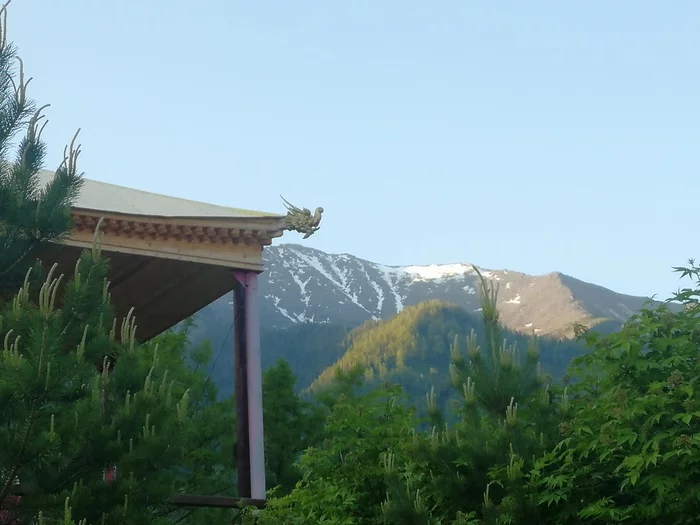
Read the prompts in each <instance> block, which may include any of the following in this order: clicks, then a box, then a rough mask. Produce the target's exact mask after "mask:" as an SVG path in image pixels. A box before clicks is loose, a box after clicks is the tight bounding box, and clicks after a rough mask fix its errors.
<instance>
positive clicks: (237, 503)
mask: <svg viewBox="0 0 700 525" xmlns="http://www.w3.org/2000/svg"><path fill="white" fill-rule="evenodd" d="M169 502H170V503H172V504H173V505H178V506H180V507H210V508H219V509H238V508H241V507H255V508H258V509H263V508H265V505H266V504H267V501H266V500H264V499H251V498H232V497H229V496H196V495H193V494H177V495H175V496H171V497H170V499H169Z"/></svg>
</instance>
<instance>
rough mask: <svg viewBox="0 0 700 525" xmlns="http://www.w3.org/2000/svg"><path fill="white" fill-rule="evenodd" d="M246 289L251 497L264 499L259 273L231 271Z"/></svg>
mask: <svg viewBox="0 0 700 525" xmlns="http://www.w3.org/2000/svg"><path fill="white" fill-rule="evenodd" d="M234 275H235V277H236V280H238V282H239V283H241V284H242V285H243V287H244V289H245V332H246V334H245V341H246V376H247V383H248V384H247V398H248V443H249V447H250V449H249V450H250V456H249V457H250V489H251V490H250V492H251V494H250V497H251V498H253V499H265V448H264V444H265V441H264V434H263V400H262V362H261V358H260V305H259V303H258V275H257V274H256V273H255V272H234Z"/></svg>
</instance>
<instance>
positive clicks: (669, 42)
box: [9, 0, 700, 298]
mask: <svg viewBox="0 0 700 525" xmlns="http://www.w3.org/2000/svg"><path fill="white" fill-rule="evenodd" d="M699 23H700V2H698V1H697V0H693V1H691V0H687V1H685V0H674V1H673V2H661V1H660V0H659V1H644V0H617V1H614V2H613V1H610V0H586V1H561V0H551V1H537V0H530V1H527V2H524V1H517V2H516V1H498V2H488V1H485V0H484V1H468V0H453V1H448V0H439V1H433V2H428V1H423V0H420V1H419V0H413V1H409V0H403V1H398V0H395V1H392V0H362V1H360V0H357V1H352V2H350V1H344V2H341V1H339V0H337V1H331V0H316V1H303V0H294V1H283V0H277V1H274V2H273V1H263V0H255V1H246V2H243V1H234V0H228V1H227V0H199V1H198V2H184V1H180V0H170V1H165V0H148V1H144V0H138V1H137V0H120V1H107V0H60V1H59V0H14V1H13V3H12V4H11V6H10V19H9V30H10V39H11V40H13V41H14V42H15V43H16V44H17V45H18V46H19V48H20V52H21V55H22V57H23V58H24V60H25V63H26V68H27V71H28V73H29V74H31V75H32V76H33V77H34V80H33V82H32V84H31V86H32V89H31V94H32V95H33V96H34V97H35V98H36V99H38V101H39V102H42V103H45V102H49V103H51V104H52V106H51V108H50V109H49V111H48V115H49V118H50V124H49V127H48V129H47V133H46V137H47V139H48V140H49V142H50V161H51V162H50V166H47V167H50V168H53V167H55V165H56V164H57V162H58V160H59V158H60V155H61V152H62V149H63V145H64V144H65V142H66V141H68V140H69V139H70V137H71V135H72V133H73V131H74V130H75V129H76V128H77V127H81V128H82V129H83V131H82V135H81V136H82V143H83V149H84V153H83V156H82V158H81V161H82V162H81V168H82V169H83V170H84V171H85V173H86V176H87V177H89V178H93V179H98V180H102V181H107V182H112V183H116V184H121V185H125V186H132V187H135V188H139V189H145V190H149V191H156V192H161V193H167V194H171V195H174V196H180V197H188V198H192V199H197V200H203V201H208V202H212V203H216V204H222V205H230V206H239V207H247V208H253V209H262V210H264V211H273V212H274V211H278V212H283V211H284V210H283V207H282V203H281V201H280V199H279V194H283V195H284V196H285V197H286V198H287V199H289V200H290V201H292V202H293V203H297V204H298V205H304V206H308V207H315V206H317V205H319V204H321V205H323V206H324V207H325V208H326V216H325V218H324V222H323V228H322V229H321V231H320V232H319V233H317V234H316V235H315V236H314V237H312V238H311V239H309V240H308V241H305V242H306V244H307V245H309V246H313V247H317V248H320V249H323V250H327V251H330V252H348V253H352V254H355V255H358V256H361V257H364V258H367V259H370V260H373V261H376V262H381V263H385V264H424V263H434V262H442V263H447V262H474V263H477V264H479V265H482V266H486V267H491V268H508V269H513V270H520V271H524V272H528V273H535V274H541V273H547V272H550V271H554V270H557V271H562V272H564V273H568V274H571V275H573V276H576V277H578V278H581V279H584V280H588V281H593V282H596V283H598V284H602V285H605V286H608V287H611V288H613V289H615V290H618V291H621V292H627V293H635V294H642V295H650V294H653V293H659V294H660V295H661V296H663V297H664V298H665V297H667V296H668V295H669V294H670V293H671V292H672V291H674V290H675V289H676V287H677V286H678V284H679V282H678V280H677V277H676V276H675V275H674V274H672V273H671V270H670V267H671V266H672V265H678V264H683V263H684V262H685V261H686V260H687V258H689V257H692V256H694V255H698V251H697V242H698V240H697V232H696V231H697V228H696V227H695V226H696V221H697V217H698V214H697V209H698V206H697V199H698V196H699V195H700V177H699V173H698V160H699V155H700V147H699V146H700V131H699V130H700V128H699V126H700V98H699V94H700V81H699V79H700V76H699V75H700V74H699V73H698V52H699V50H700V31H698V28H699V27H700V26H699V25H698V24H699ZM298 240H300V237H299V236H297V235H296V234H288V235H285V241H286V242H297V241H298Z"/></svg>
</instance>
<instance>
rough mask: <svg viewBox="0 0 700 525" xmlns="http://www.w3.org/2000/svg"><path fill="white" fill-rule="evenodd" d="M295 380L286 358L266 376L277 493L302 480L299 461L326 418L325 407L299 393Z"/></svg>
mask: <svg viewBox="0 0 700 525" xmlns="http://www.w3.org/2000/svg"><path fill="white" fill-rule="evenodd" d="M295 382H296V379H295V377H294V374H293V373H292V369H291V368H290V366H289V364H288V363H287V362H286V361H282V360H280V361H279V362H278V363H277V365H275V366H274V367H272V368H269V369H268V370H266V371H265V374H264V376H263V399H264V400H265V402H264V404H263V411H264V421H265V463H266V471H267V484H268V486H270V487H275V494H277V495H280V494H287V493H288V492H290V491H291V490H292V489H293V488H294V486H295V485H296V483H297V481H299V479H300V477H301V474H300V472H299V469H298V468H297V465H296V462H297V460H298V459H299V456H300V455H301V453H302V452H303V451H304V450H306V449H307V448H309V447H310V446H312V445H314V444H316V443H317V442H318V440H319V439H320V434H321V432H322V431H323V423H324V419H325V411H324V410H323V409H322V407H319V406H318V405H315V404H312V403H310V402H308V401H304V400H302V399H301V398H300V397H299V395H298V394H297V393H296V392H295V390H294V384H295Z"/></svg>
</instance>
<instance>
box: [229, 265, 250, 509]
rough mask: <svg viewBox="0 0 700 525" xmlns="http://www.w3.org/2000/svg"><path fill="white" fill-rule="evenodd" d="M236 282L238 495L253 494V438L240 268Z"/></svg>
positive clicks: (248, 495) (234, 314)
mask: <svg viewBox="0 0 700 525" xmlns="http://www.w3.org/2000/svg"><path fill="white" fill-rule="evenodd" d="M234 277H235V282H234V285H233V340H234V343H233V352H234V364H233V366H234V383H235V385H234V386H235V396H236V398H235V402H236V449H235V455H236V471H237V473H238V496H239V497H241V498H250V441H249V431H248V374H247V362H246V361H247V357H248V356H247V354H248V352H247V348H246V347H247V345H246V342H247V341H246V323H245V318H246V304H245V288H244V283H243V282H241V280H240V279H239V276H238V275H237V272H236V273H234Z"/></svg>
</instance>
